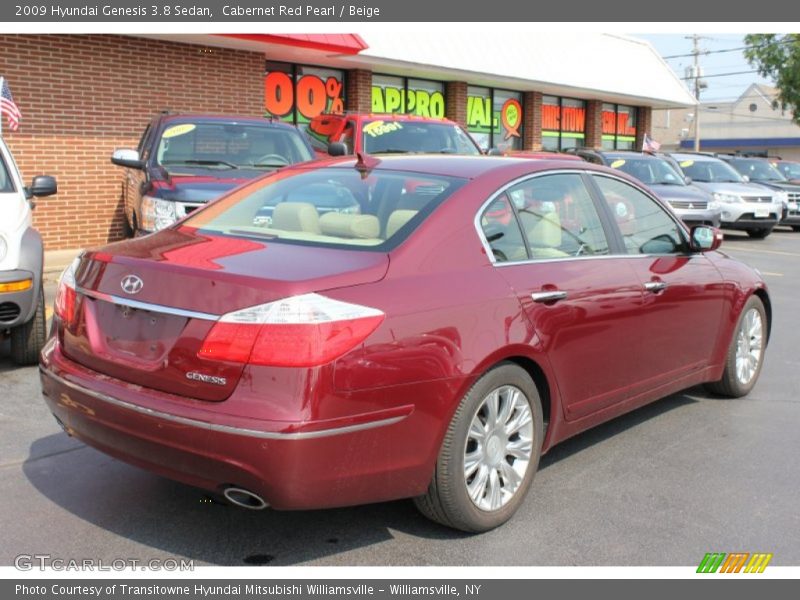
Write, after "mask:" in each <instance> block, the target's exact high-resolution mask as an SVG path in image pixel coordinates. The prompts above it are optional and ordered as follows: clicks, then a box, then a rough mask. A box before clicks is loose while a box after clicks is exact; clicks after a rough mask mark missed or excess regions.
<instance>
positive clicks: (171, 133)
mask: <svg viewBox="0 0 800 600" xmlns="http://www.w3.org/2000/svg"><path fill="white" fill-rule="evenodd" d="M195 128H197V125H195V124H194V123H184V124H183V125H173V126H172V127H170V128H169V129H166V130H165V131H164V133H162V134H161V138H162V139H163V138H172V137H177V136H179V135H184V134H186V133H189V132H190V131H194V130H195Z"/></svg>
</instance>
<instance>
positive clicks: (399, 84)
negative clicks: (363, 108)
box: [372, 75, 445, 119]
mask: <svg viewBox="0 0 800 600" xmlns="http://www.w3.org/2000/svg"><path fill="white" fill-rule="evenodd" d="M444 108H445V107H444V83H442V82H439V81H428V80H426V79H408V78H406V77H393V76H391V75H373V76H372V112H374V113H402V114H409V115H417V116H419V117H433V118H435V119H444Z"/></svg>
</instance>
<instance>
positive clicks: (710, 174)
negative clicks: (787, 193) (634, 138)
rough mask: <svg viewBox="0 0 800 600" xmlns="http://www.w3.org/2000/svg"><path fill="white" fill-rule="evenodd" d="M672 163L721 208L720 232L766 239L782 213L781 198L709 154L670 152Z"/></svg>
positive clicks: (773, 191)
mask: <svg viewBox="0 0 800 600" xmlns="http://www.w3.org/2000/svg"><path fill="white" fill-rule="evenodd" d="M667 156H668V157H669V159H670V160H671V161H672V164H673V165H675V166H676V167H677V168H679V169H680V170H681V171H682V172H683V174H684V175H686V176H687V177H689V178H690V179H691V180H692V183H693V184H695V185H696V186H697V187H699V188H701V189H703V190H705V191H707V192H708V193H709V194H711V196H712V197H713V198H714V200H716V201H717V202H719V203H720V204H721V205H722V223H721V225H720V226H721V227H722V228H723V229H737V230H740V231H746V232H747V235H749V236H750V237H752V238H756V239H763V238H765V237H767V236H768V235H769V234H770V233H772V230H773V229H774V228H775V226H776V225H777V224H778V221H780V219H781V215H782V214H783V200H782V195H781V194H779V193H778V192H777V191H775V190H772V189H770V188H768V187H765V186H763V185H761V184H758V183H748V181H747V180H746V179H744V178H743V177H742V175H741V174H740V173H739V172H738V171H737V170H736V169H734V168H733V167H731V166H730V165H729V164H728V163H726V162H725V161H723V160H721V159H719V158H717V157H716V156H714V155H712V154H704V153H689V152H686V153H678V152H675V153H670V154H668V155H667Z"/></svg>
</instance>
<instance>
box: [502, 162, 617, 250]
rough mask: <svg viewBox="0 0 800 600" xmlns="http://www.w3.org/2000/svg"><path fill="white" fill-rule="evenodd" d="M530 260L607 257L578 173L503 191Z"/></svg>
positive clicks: (598, 224) (544, 178) (600, 227)
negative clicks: (516, 218)
mask: <svg viewBox="0 0 800 600" xmlns="http://www.w3.org/2000/svg"><path fill="white" fill-rule="evenodd" d="M507 194H508V196H509V197H510V198H511V200H512V202H513V203H514V206H515V207H516V209H517V213H518V215H519V221H520V225H521V226H522V230H523V232H524V233H525V236H526V237H527V240H528V246H529V247H530V251H531V256H532V258H559V257H564V256H584V255H602V254H608V253H609V248H608V240H607V238H606V234H605V231H604V230H603V225H602V222H601V221H600V216H599V215H598V214H597V209H596V208H595V205H594V202H593V201H592V198H591V196H590V195H589V192H588V190H587V189H586V186H585V185H584V183H583V178H582V177H581V175H580V174H578V173H558V174H555V175H544V176H541V177H533V178H531V179H528V180H526V181H523V182H521V183H519V184H517V185H515V186H514V187H512V188H510V189H509V190H508V191H507Z"/></svg>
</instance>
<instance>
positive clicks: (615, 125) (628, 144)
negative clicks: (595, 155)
mask: <svg viewBox="0 0 800 600" xmlns="http://www.w3.org/2000/svg"><path fill="white" fill-rule="evenodd" d="M635 143H636V107H635V106H624V105H622V104H603V148H606V149H609V150H633V147H634V144H635Z"/></svg>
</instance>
